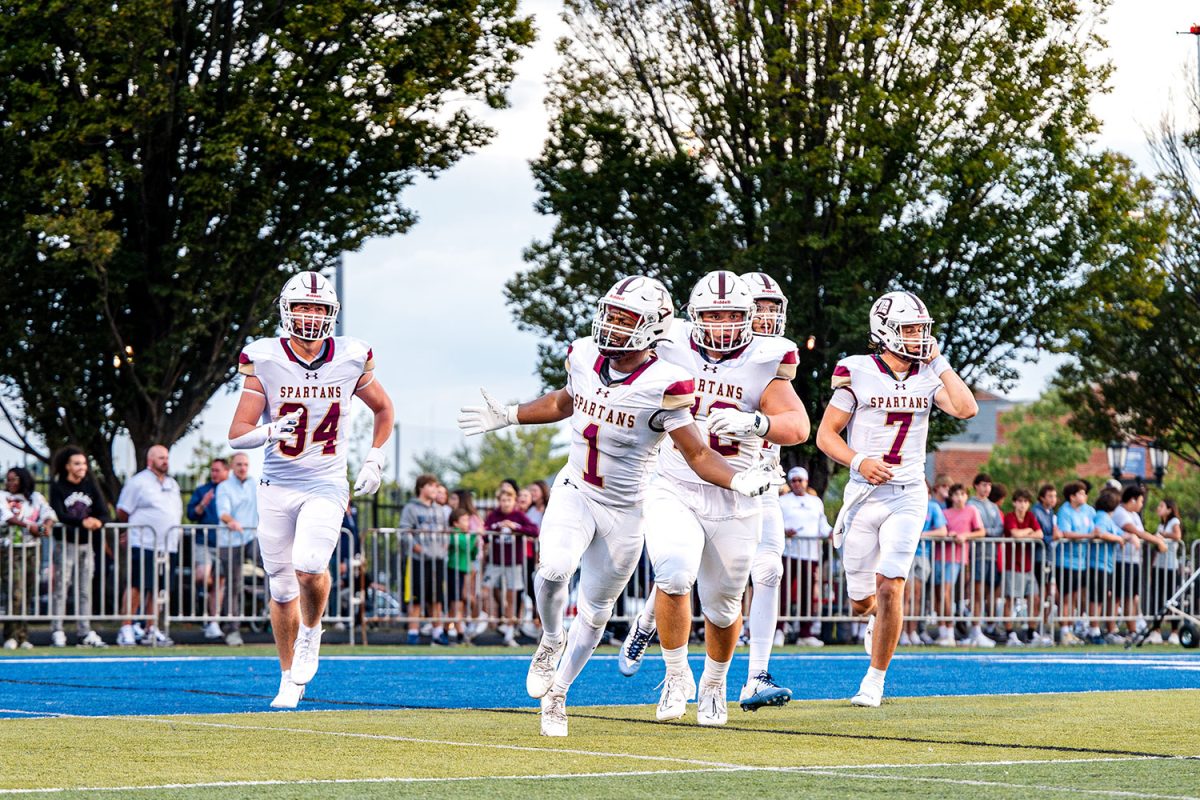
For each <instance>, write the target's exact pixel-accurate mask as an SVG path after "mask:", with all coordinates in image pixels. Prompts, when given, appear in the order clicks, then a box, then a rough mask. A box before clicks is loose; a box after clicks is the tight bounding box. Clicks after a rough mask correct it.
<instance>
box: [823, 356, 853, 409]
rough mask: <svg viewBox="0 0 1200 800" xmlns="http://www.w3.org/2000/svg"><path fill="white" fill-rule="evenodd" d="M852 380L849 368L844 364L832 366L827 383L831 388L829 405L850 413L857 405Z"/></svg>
mask: <svg viewBox="0 0 1200 800" xmlns="http://www.w3.org/2000/svg"><path fill="white" fill-rule="evenodd" d="M852 381H853V376H852V375H851V373H850V368H849V367H847V366H846V365H845V364H838V365H837V366H835V367H834V368H833V377H832V378H831V379H830V380H829V385H830V387H832V388H833V397H831V398H829V405H831V406H833V407H834V408H836V409H838V410H839V411H845V412H846V413H847V414H849V413H852V412H853V411H854V407H855V406H857V405H858V397H857V396H856V395H855V394H854V387H853V386H852V385H851V383H852Z"/></svg>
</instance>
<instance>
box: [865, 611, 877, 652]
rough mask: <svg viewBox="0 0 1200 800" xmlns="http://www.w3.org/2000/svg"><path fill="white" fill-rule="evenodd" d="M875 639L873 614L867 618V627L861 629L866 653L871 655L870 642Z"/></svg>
mask: <svg viewBox="0 0 1200 800" xmlns="http://www.w3.org/2000/svg"><path fill="white" fill-rule="evenodd" d="M874 639H875V615H874V614H872V615H871V618H870V619H869V620H867V629H866V630H865V631H863V649H864V650H866V651H867V655H871V643H872V642H873V641H874Z"/></svg>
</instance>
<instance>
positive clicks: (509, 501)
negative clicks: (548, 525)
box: [483, 484, 538, 647]
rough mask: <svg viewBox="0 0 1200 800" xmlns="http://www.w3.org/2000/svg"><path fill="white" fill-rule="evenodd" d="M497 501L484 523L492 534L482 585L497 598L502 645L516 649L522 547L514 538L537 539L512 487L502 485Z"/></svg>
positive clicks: (522, 580)
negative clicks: (520, 509) (518, 505)
mask: <svg viewBox="0 0 1200 800" xmlns="http://www.w3.org/2000/svg"><path fill="white" fill-rule="evenodd" d="M496 501H497V503H498V506H497V507H496V508H494V509H492V510H491V511H490V512H488V515H487V519H485V520H484V523H483V524H484V527H485V528H486V529H487V531H488V533H489V534H491V537H490V538H491V542H490V546H489V548H488V564H487V568H486V569H485V570H484V573H483V585H484V586H485V587H486V588H488V589H490V590H493V591H495V592H497V593H498V594H499V595H500V617H501V619H502V620H503V622H502V624H501V625H500V632H501V633H502V634H504V644H506V645H507V646H509V647H516V646H517V642H516V627H515V626H516V624H517V614H518V611H519V609H518V607H517V594H518V592H519V591H520V589H521V587H522V586H523V585H524V583H525V570H524V568H523V566H522V565H523V562H524V555H525V546H524V542H521V541H518V539H517V537H536V536H537V535H538V528H537V526H536V525H534V524H533V523H532V522H530V521H529V518H528V517H526V516H525V515H524V514H523V513H521V511H519V510H518V509H517V493H516V492H515V491H514V490H513V488H512V486H509V485H503V484H502V485H501V486H500V489H499V491H497V492H496Z"/></svg>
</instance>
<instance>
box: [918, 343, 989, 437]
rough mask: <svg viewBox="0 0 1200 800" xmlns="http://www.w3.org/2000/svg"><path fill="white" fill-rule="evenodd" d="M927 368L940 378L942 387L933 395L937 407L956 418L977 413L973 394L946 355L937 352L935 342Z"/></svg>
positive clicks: (967, 417) (968, 417)
mask: <svg viewBox="0 0 1200 800" xmlns="http://www.w3.org/2000/svg"><path fill="white" fill-rule="evenodd" d="M929 368H930V369H932V370H933V374H935V375H937V376H938V377H939V378H941V380H942V388H940V389H938V390H937V393H936V394H935V395H934V396H933V402H935V403H937V407H938V408H940V409H941V410H942V411H945V412H946V413H947V414H949V415H950V416H952V417H956V418H958V419H970V418H971V417H973V416H975V415H976V414H978V413H979V404H978V403H976V402H975V395H974V394H972V393H971V390H970V389H969V388H968V387H967V384H966V383H964V382H963V379H962V378H960V377H958V373H957V372H955V371H954V368H953V367H951V366H950V362H949V361H947V360H946V357H945V356H943V355H942V354H941V353H940V352H939V349H938V346H937V344H936V343H935V344H934V345H933V357H932V358H930V359H929Z"/></svg>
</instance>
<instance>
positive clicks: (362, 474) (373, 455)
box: [354, 447, 387, 494]
mask: <svg viewBox="0 0 1200 800" xmlns="http://www.w3.org/2000/svg"><path fill="white" fill-rule="evenodd" d="M385 463H387V457H386V456H384V454H383V451H382V450H380V449H379V448H378V447H372V448H371V449H370V450H369V451H367V460H366V461H364V462H363V465H362V469H360V470H359V471H358V478H357V479H356V480H355V481H354V493H355V494H375V493H376V492H377V491H379V484H380V483H382V482H383V465H384V464H385Z"/></svg>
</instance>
